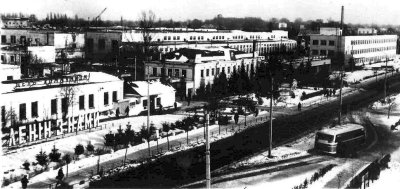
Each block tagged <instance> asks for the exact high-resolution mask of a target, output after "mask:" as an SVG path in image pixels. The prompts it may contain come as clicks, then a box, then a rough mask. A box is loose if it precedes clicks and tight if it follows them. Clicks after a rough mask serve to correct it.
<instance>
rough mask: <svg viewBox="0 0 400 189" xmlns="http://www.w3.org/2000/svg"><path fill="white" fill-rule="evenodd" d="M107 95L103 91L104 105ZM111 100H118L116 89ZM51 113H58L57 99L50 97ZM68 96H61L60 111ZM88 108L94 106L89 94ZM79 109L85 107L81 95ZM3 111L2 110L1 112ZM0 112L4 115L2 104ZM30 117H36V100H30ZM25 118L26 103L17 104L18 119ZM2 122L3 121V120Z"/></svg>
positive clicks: (63, 111)
mask: <svg viewBox="0 0 400 189" xmlns="http://www.w3.org/2000/svg"><path fill="white" fill-rule="evenodd" d="M108 99H109V97H108V92H104V105H105V106H107V105H109V100H108ZM112 100H113V102H117V101H118V97H117V91H113V93H112ZM50 103H51V114H52V115H54V114H57V113H58V105H57V99H51V102H50ZM70 103H72V102H70V101H69V99H68V98H62V99H61V112H62V113H65V112H67V110H68V106H69V105H71V104H70ZM88 105H89V108H94V95H93V94H89V104H88ZM79 109H80V110H84V109H85V96H84V95H81V96H79ZM3 111H4V112H3ZM2 114H4V115H5V108H4V106H3V107H2ZM31 117H32V118H36V117H38V101H35V102H32V103H31ZM2 118H4V116H3V115H2ZM24 119H26V103H22V104H20V105H19V120H21V121H22V120H24ZM2 122H5V120H4V121H3V120H2Z"/></svg>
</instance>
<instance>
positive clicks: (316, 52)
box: [312, 50, 335, 56]
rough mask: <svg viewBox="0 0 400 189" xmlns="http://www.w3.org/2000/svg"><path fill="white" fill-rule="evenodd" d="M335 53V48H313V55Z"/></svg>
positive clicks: (330, 54)
mask: <svg viewBox="0 0 400 189" xmlns="http://www.w3.org/2000/svg"><path fill="white" fill-rule="evenodd" d="M334 54H335V51H333V50H312V55H321V56H333V55H334Z"/></svg>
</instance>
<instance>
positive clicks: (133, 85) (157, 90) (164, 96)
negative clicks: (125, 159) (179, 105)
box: [125, 80, 176, 114]
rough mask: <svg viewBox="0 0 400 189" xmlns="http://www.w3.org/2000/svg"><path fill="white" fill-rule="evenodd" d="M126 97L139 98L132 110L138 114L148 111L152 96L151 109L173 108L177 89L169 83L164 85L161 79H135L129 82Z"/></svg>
mask: <svg viewBox="0 0 400 189" xmlns="http://www.w3.org/2000/svg"><path fill="white" fill-rule="evenodd" d="M128 86H129V87H128V88H127V89H126V92H125V98H132V97H133V98H134V99H137V100H136V103H135V106H134V107H133V108H131V109H132V111H133V112H134V113H135V114H138V113H140V112H142V111H147V108H148V102H147V100H148V97H149V96H150V110H151V111H154V110H159V109H160V108H161V107H162V108H163V109H167V108H173V107H174V103H175V92H176V90H175V89H174V88H173V87H172V86H169V85H164V84H162V83H161V82H159V81H154V80H153V81H149V82H147V81H135V82H130V83H128Z"/></svg>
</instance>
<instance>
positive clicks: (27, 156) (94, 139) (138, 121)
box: [1, 114, 185, 178]
mask: <svg viewBox="0 0 400 189" xmlns="http://www.w3.org/2000/svg"><path fill="white" fill-rule="evenodd" d="M184 117H185V116H183V115H172V114H171V115H169V114H168V115H154V116H151V118H150V120H151V122H153V123H154V125H155V126H156V127H158V128H161V127H162V126H161V123H162V122H164V121H166V122H175V121H176V120H181V119H183V118H184ZM146 119H147V117H146V116H138V117H129V118H124V119H120V120H113V121H108V122H107V123H106V124H107V127H106V128H105V129H102V130H99V131H94V132H91V133H86V134H78V135H76V136H70V137H66V138H62V139H58V140H55V141H51V142H45V143H41V144H37V145H33V146H28V147H23V148H20V149H18V150H15V151H16V152H15V153H10V154H5V155H2V156H1V162H7V163H2V165H1V168H2V170H4V171H7V170H11V169H14V171H13V172H12V174H13V175H14V177H15V176H20V175H21V174H27V171H25V170H23V169H22V164H23V162H25V161H28V162H31V163H32V162H36V158H35V155H36V154H37V153H39V151H40V150H43V151H45V152H46V153H47V154H48V153H50V151H51V149H52V148H53V145H55V147H56V148H58V149H59V152H60V153H62V154H67V153H69V154H73V153H74V148H75V146H76V145H77V144H82V145H83V146H86V145H87V143H88V142H89V141H90V142H91V144H93V145H94V147H95V148H103V147H104V138H103V136H104V135H105V134H107V133H109V132H113V133H115V132H117V129H118V128H119V126H120V125H121V128H122V129H125V128H126V125H127V123H128V122H129V123H130V124H131V125H132V129H133V130H135V131H136V132H138V131H139V130H140V128H141V127H142V125H143V123H146ZM113 125H114V127H113ZM85 159H90V158H82V159H81V161H88V160H85ZM33 168H34V166H31V171H33ZM10 175H11V172H10ZM10 175H8V176H10ZM3 177H4V178H8V177H7V175H6V174H4V175H3Z"/></svg>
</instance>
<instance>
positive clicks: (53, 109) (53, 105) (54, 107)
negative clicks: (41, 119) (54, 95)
mask: <svg viewBox="0 0 400 189" xmlns="http://www.w3.org/2000/svg"><path fill="white" fill-rule="evenodd" d="M53 114H57V99H51V115H53Z"/></svg>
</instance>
